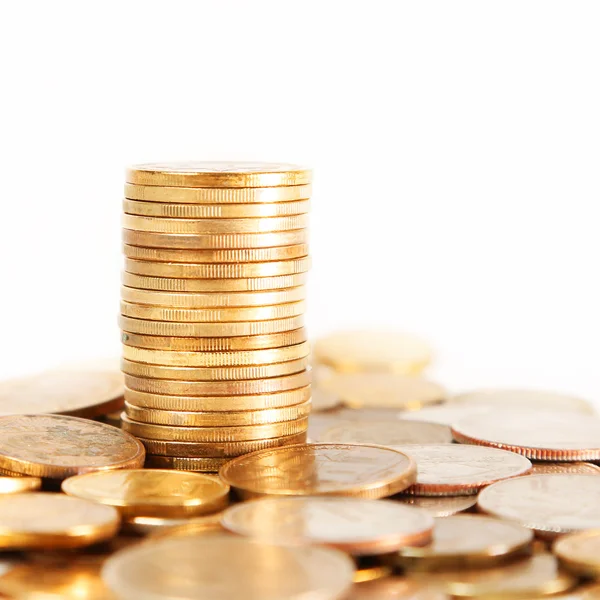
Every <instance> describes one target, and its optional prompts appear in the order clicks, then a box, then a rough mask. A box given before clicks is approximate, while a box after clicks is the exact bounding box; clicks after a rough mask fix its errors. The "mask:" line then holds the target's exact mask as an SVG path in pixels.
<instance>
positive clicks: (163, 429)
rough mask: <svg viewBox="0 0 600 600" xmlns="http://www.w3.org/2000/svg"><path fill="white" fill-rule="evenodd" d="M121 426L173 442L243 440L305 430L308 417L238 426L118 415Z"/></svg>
mask: <svg viewBox="0 0 600 600" xmlns="http://www.w3.org/2000/svg"><path fill="white" fill-rule="evenodd" d="M121 422H122V423H121V427H122V428H123V429H124V430H125V431H128V432H129V433H131V434H132V435H135V436H136V437H141V438H149V439H153V440H168V441H173V442H245V441H247V440H261V439H269V438H275V437H281V436H286V435H293V434H295V433H302V432H303V431H306V427H307V423H308V419H306V418H302V419H296V420H295V421H284V422H283V423H269V424H266V425H245V426H238V427H174V426H168V425H152V424H150V423H138V422H137V421H132V420H131V419H130V418H129V417H127V416H126V415H124V414H123V415H121Z"/></svg>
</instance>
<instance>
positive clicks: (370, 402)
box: [321, 373, 446, 410]
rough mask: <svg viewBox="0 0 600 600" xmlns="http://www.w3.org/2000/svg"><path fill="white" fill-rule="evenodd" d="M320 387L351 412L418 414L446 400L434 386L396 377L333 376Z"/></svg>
mask: <svg viewBox="0 0 600 600" xmlns="http://www.w3.org/2000/svg"><path fill="white" fill-rule="evenodd" d="M321 387H322V388H323V390H325V391H328V392H331V393H333V394H335V395H336V396H339V398H340V400H341V401H342V403H343V404H345V405H346V406H350V407H352V408H365V407H366V408H369V407H372V408H396V409H398V410H417V409H419V408H422V407H423V406H426V405H428V404H438V403H440V402H443V401H444V400H445V399H446V392H445V390H444V388H442V387H441V386H439V385H438V384H437V383H433V382H432V381H427V380H426V379H421V378H419V377H414V376H408V375H401V374H398V373H334V374H333V375H332V376H331V377H329V378H327V379H326V380H325V381H323V382H322V383H321Z"/></svg>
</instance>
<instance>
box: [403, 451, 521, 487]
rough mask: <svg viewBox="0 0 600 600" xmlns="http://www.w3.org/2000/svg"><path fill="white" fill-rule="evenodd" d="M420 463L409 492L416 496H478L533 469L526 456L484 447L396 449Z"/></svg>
mask: <svg viewBox="0 0 600 600" xmlns="http://www.w3.org/2000/svg"><path fill="white" fill-rule="evenodd" d="M397 448H398V449H399V450H402V452H406V453H407V454H409V455H410V456H412V457H413V458H414V459H415V461H416V462H417V481H416V483H415V484H414V485H413V486H411V487H410V488H408V489H407V490H406V493H408V494H415V495H417V496H458V495H470V494H476V493H477V492H478V491H479V490H480V489H481V488H483V487H485V486H486V485H490V484H491V483H494V482H495V481H500V480H501V479H507V478H508V477H517V476H518V475H523V474H524V473H527V472H528V471H530V470H531V463H530V462H529V460H528V459H526V458H525V457H524V456H520V455H519V454H515V453H514V452H507V451H506V450H499V449H497V448H486V447H484V446H463V445H460V444H439V445H438V444H423V445H420V444H412V445H406V446H397Z"/></svg>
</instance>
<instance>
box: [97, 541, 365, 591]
mask: <svg viewBox="0 0 600 600" xmlns="http://www.w3.org/2000/svg"><path fill="white" fill-rule="evenodd" d="M353 572H354V565H353V564H352V561H351V560H350V559H349V558H348V557H347V556H346V555H344V554H343V553H341V552H339V551H338V550H332V549H329V548H318V547H310V546H299V547H291V546H276V545H272V544H267V543H262V542H255V541H251V540H248V539H246V538H243V537H236V536H229V535H223V534H221V535H219V534H212V535H205V536H183V537H173V538H166V539H160V540H152V541H148V542H146V543H143V544H140V545H138V546H134V547H132V548H126V549H125V550H122V551H120V552H117V553H116V554H115V555H113V556H112V557H111V558H109V559H108V560H107V561H106V563H105V565H104V568H103V569H102V576H103V578H104V581H105V582H106V584H107V585H108V587H109V588H110V589H111V590H113V592H115V593H116V594H117V595H118V596H119V597H120V598H135V599H136V600H150V599H152V600H159V599H164V600H167V599H169V598H175V597H177V598H186V599H189V600H195V599H198V600H205V599H206V598H211V599H212V600H219V599H223V600H226V599H230V598H244V599H245V600H280V599H282V598H286V599H289V600H302V599H304V598H315V599H316V600H319V599H323V600H325V599H328V598H340V597H341V596H342V594H343V593H344V592H345V591H346V590H347V589H348V588H349V587H350V585H351V584H352V575H353Z"/></svg>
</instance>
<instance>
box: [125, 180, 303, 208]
mask: <svg viewBox="0 0 600 600" xmlns="http://www.w3.org/2000/svg"><path fill="white" fill-rule="evenodd" d="M311 191H312V190H311V186H310V184H305V185H293V186H279V187H263V188H211V187H201V188H193V187H192V188H186V187H168V186H160V187H159V186H155V185H150V186H146V185H134V184H131V183H126V184H125V197H126V198H130V199H132V200H145V201H147V202H177V203H181V204H248V203H252V202H258V203H261V204H270V203H271V202H290V201H293V200H305V199H307V198H310V195H311Z"/></svg>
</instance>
